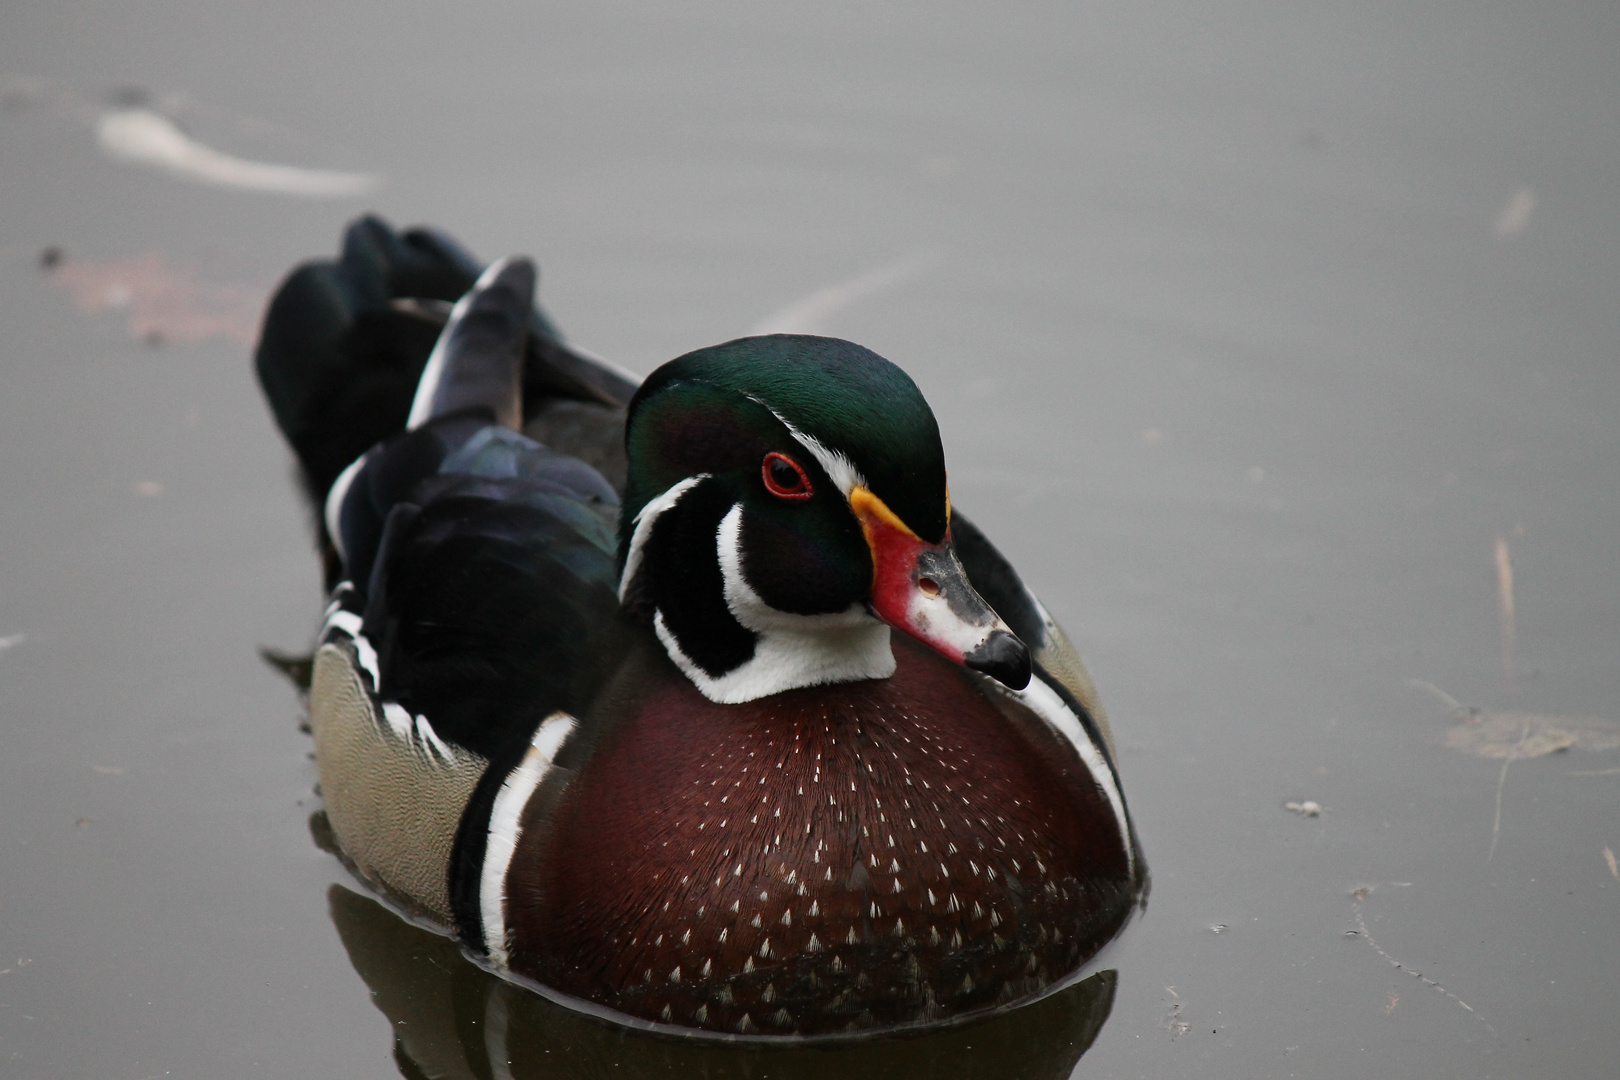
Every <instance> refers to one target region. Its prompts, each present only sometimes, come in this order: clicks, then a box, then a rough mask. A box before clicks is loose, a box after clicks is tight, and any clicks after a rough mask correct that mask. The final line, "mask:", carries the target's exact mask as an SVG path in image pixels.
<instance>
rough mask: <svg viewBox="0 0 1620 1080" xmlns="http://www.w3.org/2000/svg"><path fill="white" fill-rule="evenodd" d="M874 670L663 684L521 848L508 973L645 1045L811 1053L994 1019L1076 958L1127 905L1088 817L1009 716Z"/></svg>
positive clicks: (942, 687)
mask: <svg viewBox="0 0 1620 1080" xmlns="http://www.w3.org/2000/svg"><path fill="white" fill-rule="evenodd" d="M894 647H895V658H896V660H897V662H898V670H897V671H896V673H895V675H894V676H893V677H892V678H889V679H884V680H872V681H866V682H859V683H849V684H844V685H840V686H830V687H816V688H810V689H804V690H793V691H788V692H785V693H781V694H777V695H774V696H771V697H768V698H763V699H760V700H758V701H754V702H749V703H746V704H742V705H716V704H714V703H712V702H710V701H708V700H707V699H705V698H703V697H702V696H701V695H699V694H698V693H697V691H696V690H695V689H694V688H693V687H692V686H691V684H690V683H689V682H688V681H687V680H686V679H684V678H682V677H680V676H679V674H678V673H674V676H673V677H671V678H666V679H661V680H659V681H658V683H659V684H658V686H657V687H656V689H655V690H653V691H652V692H651V693H646V694H641V695H637V696H636V697H635V698H634V699H633V703H629V700H628V699H627V703H626V704H625V705H624V706H622V707H621V708H618V709H614V708H612V707H609V709H608V712H609V714H610V715H608V716H606V717H603V718H602V719H603V720H604V728H603V730H604V734H603V736H602V740H601V742H600V743H599V744H598V745H597V746H596V748H595V750H594V752H593V753H592V754H591V755H590V758H589V760H588V762H587V763H586V764H584V765H583V767H582V768H581V769H580V771H579V773H578V775H577V776H576V777H575V778H574V779H573V780H572V782H571V783H569V785H568V786H567V788H566V789H565V790H564V791H563V792H562V794H561V795H560V797H558V798H557V799H556V801H555V803H554V805H553V806H551V807H550V808H549V809H548V810H547V811H546V812H545V813H544V819H545V820H543V821H541V820H536V821H535V822H534V823H533V824H534V825H536V826H539V827H538V828H535V827H531V826H530V824H529V823H526V824H525V828H524V837H525V843H524V844H523V845H522V846H521V847H520V850H519V853H518V857H517V860H516V861H515V862H514V865H513V868H512V876H511V877H510V878H509V880H508V892H507V897H508V899H507V904H508V925H509V926H511V927H512V949H511V965H512V969H513V970H514V971H516V972H518V973H519V974H523V975H527V976H529V977H531V978H534V979H536V980H537V981H539V982H541V983H543V984H545V985H548V986H551V987H553V988H555V989H557V990H560V991H562V992H564V993H568V994H573V995H576V996H578V997H581V998H585V999H589V1000H593V1001H596V1002H599V1003H601V1004H604V1005H607V1006H609V1007H610V1008H614V1009H616V1010H618V1011H620V1012H623V1013H626V1014H628V1015H631V1016H636V1017H641V1018H644V1019H647V1020H650V1021H655V1022H663V1023H673V1024H678V1025H681V1026H687V1027H699V1028H707V1029H711V1030H716V1031H726V1032H740V1033H743V1034H748V1033H758V1034H792V1033H800V1034H806V1035H809V1034H819V1033H827V1032H837V1031H845V1030H862V1029H867V1028H875V1027H890V1026H899V1025H905V1024H911V1023H920V1022H925V1021H934V1020H939V1019H941V1018H944V1017H949V1016H952V1015H956V1014H960V1013H964V1012H971V1011H974V1010H977V1009H982V1008H986V1007H990V1006H994V1005H997V1004H1004V1003H1007V1002H1010V1001H1014V1000H1017V999H1019V998H1023V997H1027V996H1029V995H1031V994H1034V993H1038V992H1039V991H1040V990H1041V989H1042V988H1044V987H1045V986H1046V985H1048V984H1049V983H1050V982H1052V981H1053V980H1056V979H1059V978H1061V977H1062V976H1064V975H1066V974H1068V973H1070V972H1071V971H1073V970H1074V969H1075V968H1076V967H1078V966H1079V965H1080V964H1081V963H1083V962H1084V961H1085V960H1086V959H1087V958H1089V957H1090V956H1091V955H1092V954H1093V953H1094V952H1095V951H1096V950H1097V949H1098V948H1100V947H1101V945H1102V944H1103V943H1104V942H1105V941H1106V940H1108V938H1109V937H1111V936H1112V934H1113V933H1114V931H1115V930H1116V929H1117V928H1118V926H1119V925H1120V923H1121V922H1122V921H1123V919H1124V918H1125V916H1126V914H1127V912H1128V909H1129V906H1130V903H1131V892H1132V889H1131V881H1130V861H1129V857H1128V854H1127V851H1126V847H1125V845H1126V843H1127V841H1126V839H1125V838H1124V837H1122V836H1121V835H1120V830H1119V827H1118V824H1117V823H1116V818H1115V816H1114V813H1113V810H1112V808H1111V806H1110V804H1109V802H1108V800H1107V798H1106V796H1105V795H1104V794H1103V792H1102V791H1101V790H1099V788H1098V786H1097V784H1096V782H1095V781H1094V780H1093V778H1092V777H1091V775H1090V773H1089V772H1088V770H1087V769H1086V767H1085V766H1084V764H1082V762H1081V759H1080V757H1079V755H1078V754H1077V753H1076V752H1075V750H1074V749H1073V747H1072V746H1070V745H1069V744H1068V743H1066V742H1065V741H1064V740H1063V739H1062V738H1061V737H1060V736H1058V735H1056V734H1055V733H1053V732H1052V731H1051V729H1050V728H1048V727H1047V726H1046V725H1045V724H1044V723H1042V721H1041V720H1040V719H1039V718H1038V717H1036V716H1035V715H1034V714H1033V713H1031V712H1030V711H1029V710H1027V709H1026V708H1024V707H1023V706H1022V705H1021V704H1019V703H1018V702H1017V701H1016V700H1014V699H1012V698H1011V697H1009V696H1007V695H1005V694H1001V693H998V692H997V691H995V690H993V689H991V690H986V689H983V688H982V685H983V683H982V681H981V677H979V676H975V675H972V674H971V673H969V672H967V671H965V670H964V669H962V668H960V667H957V666H956V665H952V664H950V663H948V662H946V661H944V660H943V659H940V658H938V657H936V656H935V655H934V654H933V653H931V652H928V651H926V650H924V649H923V648H921V647H920V646H917V645H915V644H913V643H911V642H910V641H909V639H903V638H900V637H899V636H898V635H896V640H895V642H894ZM671 670H672V671H673V669H671ZM526 816H528V815H526ZM531 838H532V840H531Z"/></svg>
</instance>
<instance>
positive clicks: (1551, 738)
mask: <svg viewBox="0 0 1620 1080" xmlns="http://www.w3.org/2000/svg"><path fill="white" fill-rule="evenodd" d="M1440 742H1441V745H1443V746H1445V747H1447V748H1449V749H1452V750H1456V751H1458V752H1460V753H1464V754H1472V755H1473V756H1475V757H1482V758H1491V759H1493V760H1496V761H1503V760H1518V759H1520V758H1537V757H1541V756H1543V755H1545V754H1555V753H1558V752H1559V751H1561V750H1591V751H1599V750H1616V749H1620V724H1616V723H1615V722H1614V721H1613V720H1599V719H1597V718H1596V717H1587V716H1554V715H1550V714H1547V713H1518V712H1478V713H1475V712H1465V713H1464V714H1463V715H1461V716H1456V717H1454V719H1453V721H1452V724H1451V727H1450V728H1448V729H1447V730H1446V733H1445V734H1444V735H1443V736H1441V739H1440Z"/></svg>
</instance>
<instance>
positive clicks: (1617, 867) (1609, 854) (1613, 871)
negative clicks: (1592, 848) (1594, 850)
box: [1603, 844, 1620, 881]
mask: <svg viewBox="0 0 1620 1080" xmlns="http://www.w3.org/2000/svg"><path fill="white" fill-rule="evenodd" d="M1603 861H1604V862H1606V863H1608V864H1609V875H1610V876H1611V877H1613V878H1614V880H1616V881H1620V863H1616V862H1615V861H1614V849H1613V848H1611V847H1609V846H1608V845H1607V844H1605V845H1604V846H1603Z"/></svg>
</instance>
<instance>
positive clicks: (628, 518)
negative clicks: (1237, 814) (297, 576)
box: [255, 216, 1147, 1040]
mask: <svg viewBox="0 0 1620 1080" xmlns="http://www.w3.org/2000/svg"><path fill="white" fill-rule="evenodd" d="M537 277H538V275H537V271H536V269H535V266H534V264H533V262H532V261H530V260H529V259H527V258H523V257H508V258H504V259H501V260H498V261H496V262H494V263H490V264H488V265H485V264H483V263H481V262H480V261H479V260H478V259H476V258H475V257H474V256H472V255H471V254H470V252H468V251H467V249H465V248H464V247H462V246H461V245H460V244H459V243H458V242H456V241H455V240H454V239H452V238H451V237H449V236H448V235H447V234H445V233H443V232H441V231H438V230H435V229H431V228H424V227H418V228H413V229H407V230H405V231H403V232H400V231H396V230H395V229H394V228H393V227H392V226H391V225H390V224H388V223H387V222H386V221H384V220H382V219H381V218H377V217H375V216H368V217H365V218H361V219H359V220H358V221H356V222H354V223H352V224H351V225H350V226H349V228H348V230H347V231H346V233H345V237H344V242H343V246H342V251H341V254H340V255H339V257H338V258H337V259H336V260H316V261H312V262H309V263H306V264H303V265H301V266H300V267H297V268H295V270H294V271H293V272H292V273H291V274H290V275H289V276H288V277H287V278H286V279H285V281H284V282H283V283H282V284H281V286H280V287H279V288H278V289H277V291H276V293H275V295H274V297H273V299H272V301H271V303H270V306H269V308H268V310H267V313H266V316H265V321H264V325H263V329H262V333H261V337H260V341H259V344H258V347H257V350H256V354H255V363H256V367H257V373H258V376H259V380H260V383H261V386H262V388H263V390H264V393H265V395H266V398H267V399H268V402H269V404H270V407H271V411H272V413H273V415H274V418H275V420H276V422H277V425H278V426H279V428H280V429H281V431H282V433H283V434H284V435H285V436H286V438H287V440H288V442H289V444H290V445H291V447H292V450H293V452H294V455H295V457H296V458H297V462H298V473H299V476H300V479H301V481H302V486H303V488H304V490H305V493H306V494H307V495H308V497H309V499H310V501H311V504H312V507H313V508H314V510H315V513H314V514H312V517H313V518H314V519H315V527H314V530H313V531H314V533H315V540H316V545H317V548H318V550H319V552H320V555H321V559H322V564H323V569H324V577H325V585H326V588H327V592H328V604H327V607H326V610H325V616H324V619H323V620H322V623H321V628H320V631H319V636H318V639H317V646H316V650H315V654H314V661H313V670H312V677H311V682H310V688H309V698H308V703H309V726H310V729H311V731H312V733H313V737H314V744H315V758H316V767H317V772H318V775H319V790H320V795H321V799H322V802H323V803H324V808H325V814H326V818H327V823H328V827H329V829H330V833H331V837H332V840H333V842H334V843H335V846H336V849H337V850H338V851H339V852H340V853H341V855H342V857H343V859H344V860H345V862H346V863H347V864H348V865H349V866H350V868H351V869H352V870H353V871H354V872H355V873H356V874H357V876H358V877H359V878H361V879H362V880H363V881H364V882H366V883H367V884H368V885H369V886H370V887H371V888H372V889H373V890H374V891H375V892H376V893H377V894H378V895H380V896H382V897H383V898H385V899H386V900H387V901H388V902H389V903H391V904H392V905H393V906H394V907H395V908H396V910H398V911H399V912H400V913H401V914H402V915H403V916H405V917H406V918H408V919H411V920H412V921H415V922H418V923H420V924H422V925H425V926H428V927H431V928H433V929H436V930H438V931H439V932H441V933H444V934H446V935H448V936H451V937H454V938H455V939H457V940H458V941H459V942H460V944H461V947H462V948H463V949H464V950H465V952H466V953H467V955H468V956H469V957H471V958H472V959H473V960H475V961H476V962H477V963H478V964H480V965H481V966H482V967H484V968H485V969H486V970H488V971H490V972H492V973H493V974H495V975H497V976H499V977H500V978H502V979H505V980H506V981H508V982H510V983H514V984H516V985H518V986H521V987H526V988H527V989H529V990H532V991H534V992H536V993H539V994H541V995H542V996H545V997H547V998H550V999H551V1000H553V1001H556V1002H561V1003H563V1004H566V1005H569V1006H570V1007H574V1008H578V1009H581V1010H583V1011H585V1012H589V1013H593V1014H595V1015H598V1016H602V1017H606V1018H608V1019H610V1020H612V1021H615V1022H617V1023H620V1024H624V1025H628V1026H631V1027H643V1028H649V1029H654V1030H661V1031H668V1032H673V1033H679V1034H686V1035H698V1036H712V1037H717V1038H726V1039H744V1040H748V1039H764V1040H778V1039H784V1038H787V1039H815V1038H821V1037H848V1036H850V1035H866V1034H871V1033H878V1032H885V1031H894V1030H902V1029H916V1028H927V1027H938V1026H942V1025H951V1024H957V1023H961V1022H965V1021H968V1020H972V1019H974V1018H978V1017H983V1016H986V1015H989V1014H991V1013H994V1012H997V1011H1002V1010H1006V1009H1010V1008H1014V1007H1017V1006H1019V1005H1022V1004H1026V1003H1028V1002H1032V1001H1034V1000H1037V999H1039V998H1041V997H1043V996H1046V995H1049V994H1051V993H1054V992H1056V991H1058V990H1060V989H1062V988H1063V987H1065V986H1068V985H1071V984H1073V983H1074V982H1075V981H1077V980H1079V979H1081V978H1083V977H1084V976H1085V975H1086V974H1087V973H1088V971H1089V969H1088V964H1089V963H1090V962H1091V961H1092V960H1093V958H1094V957H1096V956H1097V954H1098V953H1099V952H1100V951H1101V950H1102V949H1103V947H1104V946H1105V945H1107V944H1108V943H1109V942H1110V941H1111V940H1113V939H1114V938H1115V937H1116V936H1117V935H1118V933H1119V932H1120V930H1121V929H1122V928H1123V927H1124V925H1125V924H1126V922H1127V921H1128V920H1129V918H1130V916H1131V914H1132V913H1133V911H1134V910H1136V908H1137V907H1138V906H1139V905H1140V903H1141V902H1142V901H1143V899H1144V898H1145V895H1146V883H1147V873H1146V868H1145V866H1144V863H1143V860H1142V855H1141V851H1140V845H1139V843H1138V840H1137V837H1136V835H1135V831H1134V829H1133V826H1132V821H1131V816H1130V814H1129V811H1128V809H1127V807H1126V803H1125V799H1124V794H1123V789H1122V786H1121V784H1120V780H1119V775H1118V770H1117V767H1116V764H1115V753H1114V750H1113V745H1112V735H1111V733H1110V730H1109V727H1108V720H1107V717H1106V715H1105V713H1104V711H1103V709H1102V706H1101V704H1100V702H1099V700H1098V698H1097V694H1096V691H1095V688H1094V686H1093V684H1092V681H1091V679H1090V676H1089V674H1088V673H1087V671H1086V668H1085V666H1084V664H1083V663H1082V662H1081V660H1080V658H1079V656H1078V655H1077V654H1076V652H1075V650H1074V647H1073V646H1072V644H1071V643H1070V641H1069V639H1068V637H1067V636H1066V635H1065V633H1064V631H1063V630H1062V628H1061V627H1060V626H1059V625H1058V624H1057V622H1056V621H1055V620H1054V619H1053V618H1052V617H1051V615H1050V614H1049V613H1048V612H1047V611H1046V609H1045V608H1044V607H1043V606H1042V605H1041V603H1040V602H1039V600H1037V599H1036V598H1035V596H1034V594H1033V593H1032V592H1031V591H1030V590H1029V589H1028V588H1027V587H1026V586H1025V585H1024V583H1023V582H1022V580H1021V579H1020V578H1019V576H1018V574H1017V573H1016V572H1015V571H1014V569H1013V568H1012V566H1011V565H1010V564H1009V563H1008V561H1007V560H1006V559H1005V557H1003V556H1002V554H1001V553H1000V552H999V551H998V550H997V549H996V548H995V546H994V545H993V544H992V543H991V542H990V541H989V539H988V538H987V537H986V536H985V534H984V533H983V532H982V531H981V530H980V529H979V528H978V527H976V526H975V525H974V524H972V523H971V522H970V521H969V520H968V519H967V518H966V517H965V516H964V515H963V514H962V513H961V512H960V511H958V510H956V509H955V508H954V507H953V506H952V503H951V498H950V491H949V486H948V480H947V473H946V466H945V455H944V450H943V445H942V441H941V437H940V431H939V426H938V423H937V421H936V419H935V416H934V414H933V411H932V410H931V409H930V407H929V406H928V403H927V401H926V400H925V399H924V397H923V395H922V393H921V391H920V390H919V389H918V387H917V385H916V383H915V382H914V381H913V380H912V379H911V378H910V377H909V376H907V375H906V374H905V372H904V371H902V370H901V369H900V367H899V366H897V365H896V364H894V363H892V362H890V361H889V360H887V359H884V358H883V357H881V356H879V355H878V354H876V353H874V352H872V351H870V350H868V349H865V348H863V347H861V346H859V345H856V344H854V343H852V342H848V341H844V340H841V339H837V338H830V337H819V336H811V335H799V334H779V335H764V336H753V337H744V338H739V339H736V340H733V341H728V342H725V343H723V344H719V345H715V346H712V347H708V348H702V349H698V350H696V351H693V352H688V353H686V354H685V355H682V356H679V357H677V358H675V359H673V360H671V361H669V362H667V363H665V364H663V365H662V366H660V367H658V368H657V369H656V370H654V371H653V372H652V373H651V374H650V375H648V376H647V377H646V378H645V379H637V378H636V377H635V376H633V375H631V374H629V373H628V372H625V371H623V370H622V369H619V368H617V367H615V366H614V365H612V364H610V363H608V362H606V361H603V360H601V359H599V358H597V357H595V356H593V355H591V354H590V353H587V352H585V351H584V350H582V349H580V348H578V347H577V346H574V345H572V344H571V343H569V342H567V341H566V340H565V339H564V338H563V336H562V334H561V333H560V332H559V331H558V330H557V328H556V325H555V324H554V323H553V322H552V321H551V320H550V319H549V317H548V316H547V315H546V314H545V313H544V312H543V311H542V310H541V309H540V308H539V307H538V305H537V303H536V299H535V296H536V290H537Z"/></svg>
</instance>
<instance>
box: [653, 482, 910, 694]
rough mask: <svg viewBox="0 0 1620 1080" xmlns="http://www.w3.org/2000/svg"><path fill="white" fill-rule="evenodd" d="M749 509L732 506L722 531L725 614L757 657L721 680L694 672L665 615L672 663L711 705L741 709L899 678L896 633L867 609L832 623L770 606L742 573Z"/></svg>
mask: <svg viewBox="0 0 1620 1080" xmlns="http://www.w3.org/2000/svg"><path fill="white" fill-rule="evenodd" d="M742 519H743V508H742V505H741V504H740V503H739V504H738V505H736V506H733V507H732V508H731V510H730V511H728V512H727V514H726V516H725V517H724V518H722V519H721V520H720V527H719V528H718V529H717V530H716V531H715V548H716V555H717V556H718V558H719V560H720V575H721V578H722V580H723V581H724V587H725V599H726V607H727V608H729V609H730V610H731V614H732V616H733V617H734V618H735V619H736V620H737V621H738V622H740V623H741V624H742V625H743V626H745V627H746V628H748V629H749V630H752V631H753V632H754V633H756V634H758V635H759V640H758V641H757V643H756V644H755V646H754V656H753V658H752V659H750V660H749V661H748V662H746V663H744V664H742V665H741V666H739V667H736V668H733V669H732V670H731V671H728V672H726V673H725V674H723V675H721V676H719V677H718V678H716V677H714V676H711V675H709V674H708V673H707V672H705V671H704V670H703V669H702V668H700V667H698V666H697V665H696V664H694V663H693V662H692V661H691V659H690V658H688V657H687V655H686V653H685V652H684V651H683V650H682V649H681V647H680V643H679V642H678V641H677V640H676V639H675V636H674V635H673V634H671V633H670V632H669V628H668V627H667V626H666V625H665V623H664V617H663V613H662V612H659V613H658V614H657V615H656V616H655V618H654V620H653V628H654V630H655V631H656V632H657V634H658V639H659V640H660V641H662V642H663V643H664V648H665V649H666V650H668V652H669V655H670V659H672V660H674V661H675V664H676V666H677V667H679V668H680V669H681V670H682V671H684V672H685V673H686V675H687V677H688V678H690V679H691V680H692V683H693V684H694V685H695V686H696V687H697V688H698V690H699V691H701V692H702V694H703V696H704V697H706V698H708V699H709V700H710V701H717V702H720V703H722V704H731V705H734V704H738V703H740V702H744V701H753V700H754V699H755V698H762V697H765V696H767V695H770V694H776V693H780V692H781V691H783V690H791V689H794V688H795V687H800V686H821V685H824V684H826V683H842V682H855V681H857V680H860V679H886V678H888V677H889V676H890V675H893V674H894V669H895V662H894V651H893V650H892V649H891V648H890V646H889V627H888V626H887V625H886V624H884V623H881V622H879V621H878V620H877V619H875V618H873V617H872V616H871V615H870V614H869V613H868V612H867V610H866V608H865V606H864V605H861V604H851V605H850V606H849V608H848V609H847V610H845V611H839V612H831V613H828V614H825V615H794V614H792V613H790V612H786V611H778V610H777V609H775V608H773V607H771V606H770V605H769V604H767V603H766V602H765V600H764V598H762V597H761V596H760V595H759V593H757V592H755V591H754V588H753V586H751V585H750V584H749V583H748V579H747V577H746V576H745V574H744V573H743V565H742Z"/></svg>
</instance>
